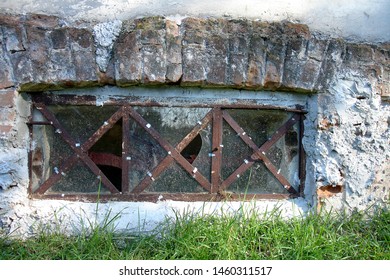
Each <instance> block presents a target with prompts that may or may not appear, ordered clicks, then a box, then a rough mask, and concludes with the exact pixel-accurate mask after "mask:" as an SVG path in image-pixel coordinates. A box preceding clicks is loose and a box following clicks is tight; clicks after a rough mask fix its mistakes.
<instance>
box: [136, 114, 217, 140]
mask: <svg viewBox="0 0 390 280" xmlns="http://www.w3.org/2000/svg"><path fill="white" fill-rule="evenodd" d="M135 109H136V110H137V112H138V113H139V114H140V115H141V116H142V117H143V118H144V119H145V120H146V121H147V122H148V123H149V124H150V125H151V126H152V127H154V128H155V129H156V130H157V131H158V132H159V133H160V135H161V136H162V137H163V138H164V139H165V140H167V141H168V142H169V143H170V144H171V145H172V146H174V147H176V145H177V144H178V143H179V142H180V141H181V140H182V139H183V138H184V137H185V136H186V135H187V134H188V133H190V132H191V130H192V129H193V128H194V126H196V125H197V124H198V122H199V121H201V120H202V119H203V118H204V117H205V116H206V114H207V113H208V112H209V111H210V109H209V108H178V107H135Z"/></svg>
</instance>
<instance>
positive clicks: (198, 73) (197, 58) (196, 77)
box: [182, 47, 207, 85]
mask: <svg viewBox="0 0 390 280" xmlns="http://www.w3.org/2000/svg"><path fill="white" fill-rule="evenodd" d="M206 67H207V57H206V55H205V52H204V50H203V49H202V48H201V47H186V48H184V50H183V77H182V84H183V85H201V84H203V83H204V81H206V78H207V76H206V75H207V73H206V69H207V68H206Z"/></svg>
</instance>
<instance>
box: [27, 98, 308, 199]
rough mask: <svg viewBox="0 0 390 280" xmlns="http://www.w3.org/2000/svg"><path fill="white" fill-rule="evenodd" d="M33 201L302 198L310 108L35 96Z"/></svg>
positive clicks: (32, 155)
mask: <svg viewBox="0 0 390 280" xmlns="http://www.w3.org/2000/svg"><path fill="white" fill-rule="evenodd" d="M32 99H33V102H32V104H33V106H32V113H31V118H30V121H29V125H30V131H31V135H32V147H31V153H30V166H31V168H30V174H31V176H30V177H31V186H30V192H31V195H32V196H33V197H40V198H42V197H48V198H50V197H64V198H67V199H72V198H74V199H78V198H81V197H85V198H86V199H88V198H90V199H94V198H96V197H97V195H99V197H100V198H106V199H117V200H142V201H145V200H152V201H155V200H156V199H158V198H160V199H161V198H165V199H178V200H218V199H225V198H228V199H245V198H257V197H258V198H287V197H296V196H299V195H300V194H302V191H303V183H304V175H305V174H304V152H303V149H302V135H303V118H304V111H302V110H300V109H299V108H298V109H288V110H287V109H284V110H281V109H278V108H268V107H264V106H245V105H241V106H234V105H229V106H223V105H218V104H216V105H212V106H211V105H209V106H206V105H204V104H203V105H202V104H200V105H199V106H196V105H191V106H188V107H186V104H183V105H180V106H166V105H164V104H159V103H157V102H152V103H143V102H132V101H130V100H128V101H126V102H125V101H123V100H121V101H115V100H114V101H111V102H109V104H108V105H104V106H96V105H95V104H94V98H93V97H86V96H84V97H83V98H80V97H78V98H76V97H75V96H69V95H63V96H62V95H56V96H55V97H54V96H50V95H43V94H39V95H38V94H37V95H33V96H32Z"/></svg>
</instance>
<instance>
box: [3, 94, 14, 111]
mask: <svg viewBox="0 0 390 280" xmlns="http://www.w3.org/2000/svg"><path fill="white" fill-rule="evenodd" d="M14 98H15V92H14V91H13V90H7V91H0V108H3V107H7V108H11V107H13V106H14Z"/></svg>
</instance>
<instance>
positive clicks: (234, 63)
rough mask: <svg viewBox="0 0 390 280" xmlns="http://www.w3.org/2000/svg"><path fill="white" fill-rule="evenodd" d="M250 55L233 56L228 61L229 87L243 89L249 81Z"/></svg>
mask: <svg viewBox="0 0 390 280" xmlns="http://www.w3.org/2000/svg"><path fill="white" fill-rule="evenodd" d="M247 69H248V54H246V55H245V54H243V55H240V54H237V55H235V54H231V55H230V56H229V61H228V69H227V76H228V81H227V85H231V86H233V87H238V88H241V87H243V86H244V85H245V83H246V80H247V77H246V75H247Z"/></svg>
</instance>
